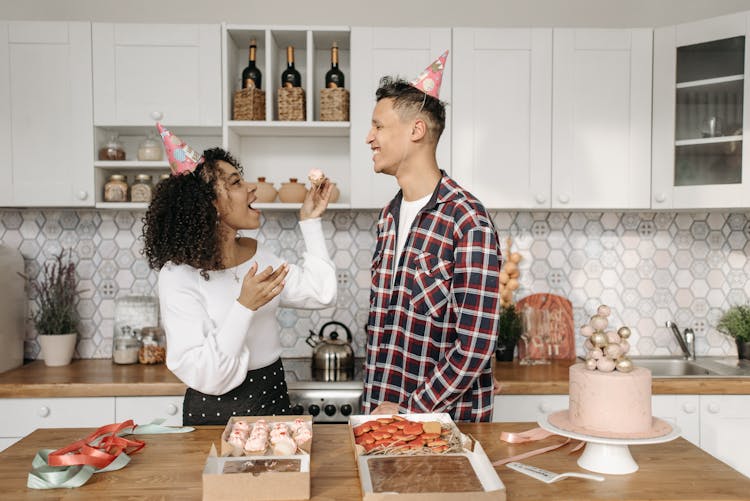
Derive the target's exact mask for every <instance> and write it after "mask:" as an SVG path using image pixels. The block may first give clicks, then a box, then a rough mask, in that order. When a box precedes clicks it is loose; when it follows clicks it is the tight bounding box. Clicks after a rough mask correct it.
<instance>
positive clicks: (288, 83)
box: [281, 45, 302, 87]
mask: <svg viewBox="0 0 750 501" xmlns="http://www.w3.org/2000/svg"><path fill="white" fill-rule="evenodd" d="M281 86H282V87H302V76H301V75H300V74H299V71H297V70H296V69H295V68H294V47H292V46H291V45H290V46H288V47H287V48H286V69H285V70H284V73H282V74H281Z"/></svg>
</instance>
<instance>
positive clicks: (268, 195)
mask: <svg viewBox="0 0 750 501" xmlns="http://www.w3.org/2000/svg"><path fill="white" fill-rule="evenodd" d="M255 184H256V186H257V187H258V189H257V190H256V191H255V196H256V197H257V202H258V203H262V204H267V203H270V202H273V201H274V200H276V194H277V191H276V188H274V187H273V184H271V183H267V182H266V178H265V177H259V178H258V182H257V183H255Z"/></svg>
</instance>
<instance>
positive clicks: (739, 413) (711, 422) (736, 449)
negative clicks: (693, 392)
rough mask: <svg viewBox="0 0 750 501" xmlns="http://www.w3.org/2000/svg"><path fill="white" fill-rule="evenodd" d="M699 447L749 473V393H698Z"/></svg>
mask: <svg viewBox="0 0 750 501" xmlns="http://www.w3.org/2000/svg"><path fill="white" fill-rule="evenodd" d="M700 420H701V449H703V450H704V451H706V452H708V453H709V454H711V455H712V456H714V457H715V458H717V459H720V460H722V461H724V462H725V463H727V464H728V465H729V466H731V467H732V468H734V469H736V470H737V471H739V472H740V473H742V474H743V475H745V476H748V477H750V453H748V451H750V434H748V430H750V395H702V396H701V397H700Z"/></svg>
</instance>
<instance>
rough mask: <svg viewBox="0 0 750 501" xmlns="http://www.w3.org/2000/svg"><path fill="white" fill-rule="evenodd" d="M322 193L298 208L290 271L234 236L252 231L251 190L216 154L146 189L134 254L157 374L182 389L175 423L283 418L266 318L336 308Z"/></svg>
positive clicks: (272, 328)
mask: <svg viewBox="0 0 750 501" xmlns="http://www.w3.org/2000/svg"><path fill="white" fill-rule="evenodd" d="M160 130H161V129H160ZM164 134H165V133H164V132H162V136H164ZM166 139H167V138H166V137H165V143H166V142H167V141H166ZM168 153H169V152H168ZM170 156H171V155H170ZM173 167H174V164H173ZM192 169H194V170H192ZM173 170H175V171H176V172H180V171H179V169H174V168H173ZM191 170H192V171H191ZM331 187H332V185H331V183H329V182H324V183H322V184H321V185H319V186H315V187H313V188H311V189H310V190H309V191H308V193H307V196H306V197H305V200H304V202H303V203H302V208H301V209H300V229H301V231H302V235H303V237H304V240H305V245H306V248H307V252H306V253H305V255H304V264H302V265H300V266H297V265H294V264H287V263H284V262H283V261H282V260H281V259H280V258H279V257H277V256H275V255H274V254H272V253H271V252H269V250H268V249H265V248H264V247H263V245H262V244H261V243H259V242H258V241H257V240H255V239H253V238H240V237H239V236H238V235H237V232H238V231H239V230H249V229H256V228H259V227H260V212H259V211H258V210H256V209H254V208H253V207H252V204H253V202H254V201H255V191H256V189H257V186H256V185H255V184H252V183H248V182H246V181H244V180H243V178H242V167H241V166H240V165H239V163H238V162H237V161H236V160H235V159H234V158H233V157H232V156H231V155H230V154H229V153H227V152H226V151H224V150H222V149H220V148H213V149H209V150H206V151H204V152H203V157H202V158H201V159H199V160H198V161H197V162H196V163H195V165H194V167H191V169H189V170H188V171H187V172H181V173H178V174H176V175H172V176H170V177H169V178H168V179H164V180H163V181H161V182H160V183H159V184H158V185H157V186H156V189H155V190H154V197H153V200H152V202H151V204H150V206H149V208H148V211H147V213H146V216H145V218H144V227H143V235H144V240H145V245H144V253H145V255H146V256H147V258H148V260H149V264H150V266H151V267H152V268H153V269H156V270H160V271H159V301H160V306H161V317H162V323H163V325H164V328H165V331H166V334H167V367H169V369H170V370H171V371H172V372H173V373H174V374H175V375H176V376H177V377H178V378H180V379H181V380H182V381H183V382H184V383H185V384H186V385H187V386H188V387H189V388H188V390H187V391H186V393H185V400H184V405H183V423H184V424H186V425H201V424H225V423H226V422H227V420H228V418H229V417H230V416H232V415H237V416H242V415H276V414H285V413H288V412H290V410H289V409H290V404H289V395H288V394H287V389H286V384H285V382H284V369H283V367H282V363H281V359H280V355H281V343H280V337H279V327H278V324H277V321H276V311H277V310H278V308H279V307H296V308H310V309H312V308H326V307H329V306H331V305H333V304H334V302H335V300H336V272H335V266H334V264H333V262H332V261H331V259H330V257H329V256H328V252H327V249H326V245H325V241H324V238H323V231H322V226H321V222H320V216H321V215H322V214H323V212H324V211H325V209H326V207H327V205H328V199H329V197H330V194H331Z"/></svg>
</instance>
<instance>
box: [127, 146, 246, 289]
mask: <svg viewBox="0 0 750 501" xmlns="http://www.w3.org/2000/svg"><path fill="white" fill-rule="evenodd" d="M220 160H223V161H225V162H227V163H229V164H231V165H233V166H234V167H236V168H237V170H238V171H239V172H240V175H241V174H242V166H241V165H240V164H239V162H238V161H237V160H236V159H235V158H234V157H233V156H232V155H231V154H230V153H228V152H227V151H224V150H223V149H221V148H211V149H208V150H205V151H204V152H203V161H202V162H201V163H200V164H198V167H196V169H195V170H194V171H193V173H192V174H182V175H172V176H169V177H168V178H166V179H163V180H162V181H160V182H159V184H157V185H156V187H155V189H154V195H153V198H152V199H151V203H150V204H149V206H148V210H147V211H146V215H145V216H144V217H143V240H144V245H143V251H142V252H143V254H144V255H145V256H146V258H147V259H148V264H149V266H150V267H151V268H152V269H154V270H160V269H161V268H162V266H164V265H165V264H166V263H167V262H168V261H171V262H172V263H174V264H188V265H190V266H192V267H194V268H198V269H200V270H201V276H202V277H203V278H205V279H206V280H208V271H209V270H220V269H223V268H224V265H223V263H222V260H221V250H220V247H219V242H220V236H221V235H220V233H219V224H218V223H219V216H218V213H217V210H216V206H215V205H214V201H215V200H216V184H217V183H218V182H221V179H222V177H221V171H220V169H219V167H218V162H219V161H220Z"/></svg>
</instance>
